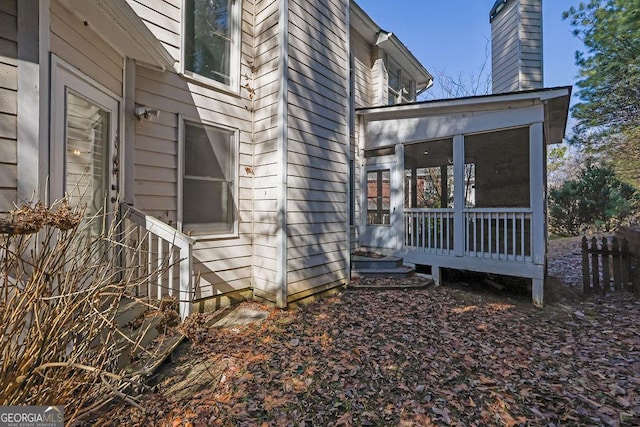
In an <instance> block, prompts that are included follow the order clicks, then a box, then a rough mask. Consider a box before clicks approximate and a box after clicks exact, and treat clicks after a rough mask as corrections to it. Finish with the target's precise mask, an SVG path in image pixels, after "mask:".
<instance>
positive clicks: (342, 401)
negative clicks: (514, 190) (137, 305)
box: [100, 238, 640, 426]
mask: <svg viewBox="0 0 640 427" xmlns="http://www.w3.org/2000/svg"><path fill="white" fill-rule="evenodd" d="M580 271H581V269H580V240H579V239H575V238H573V239H560V240H553V241H551V242H550V252H549V274H550V276H552V280H551V281H550V282H551V284H550V286H549V288H548V289H546V290H545V291H546V292H547V296H550V300H551V301H550V302H549V303H548V304H546V305H545V307H544V308H542V309H538V308H534V307H533V306H532V305H531V301H530V294H527V292H526V286H525V291H522V289H519V287H520V285H519V284H514V286H508V285H507V286H502V285H499V286H497V287H496V286H487V284H486V283H487V282H483V281H475V279H472V280H468V279H465V280H466V282H465V281H455V282H450V283H448V284H446V285H444V286H439V287H433V286H432V287H429V288H427V289H417V290H383V291H380V290H347V291H345V292H344V293H341V294H339V295H336V296H333V297H330V298H327V299H324V300H321V301H318V302H316V303H313V304H311V305H308V306H306V307H303V308H299V309H293V310H288V311H280V310H275V309H272V308H268V307H264V306H260V305H258V304H255V303H245V304H243V306H242V307H243V308H242V310H245V311H246V312H248V313H254V314H251V315H250V316H249V317H252V318H254V317H255V321H251V322H239V323H236V324H227V325H226V326H218V327H214V326H207V316H205V315H201V316H196V317H194V318H193V319H191V320H190V321H189V322H188V323H187V324H186V325H185V332H186V333H187V335H188V336H189V339H190V340H189V341H188V342H187V343H185V344H183V346H182V347H181V348H179V350H178V352H177V354H176V356H175V357H174V358H173V361H172V362H170V363H168V364H166V365H165V366H164V367H163V368H162V370H161V371H160V372H159V373H158V374H157V375H156V376H155V377H154V378H153V379H152V384H153V388H152V390H150V391H148V392H147V393H145V394H143V395H141V396H138V398H137V399H138V401H139V402H140V405H141V406H142V407H143V408H144V410H139V409H136V408H133V407H131V406H126V405H125V404H123V403H121V404H119V405H118V408H115V409H114V410H113V411H111V412H110V413H108V414H105V416H104V417H103V418H102V419H101V420H100V423H102V424H106V425H167V426H215V425H220V426H227V425H228V426H233V425H237V426H271V425H282V426H351V425H355V426H391V425H401V426H410V425H415V426H429V425H459V426H485V425H496V426H514V425H541V426H542V425H544V426H558V425H609V426H633V425H640V332H639V331H638V324H639V321H640V303H639V302H638V301H637V300H635V299H634V298H633V296H632V295H631V294H628V293H622V294H618V295H609V296H604V297H603V296H598V297H589V298H585V297H584V296H582V295H581V292H580V286H581V278H580V277H581V276H580ZM492 281H493V280H492ZM255 313H263V314H264V316H260V315H255Z"/></svg>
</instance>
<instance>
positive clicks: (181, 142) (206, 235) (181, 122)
mask: <svg viewBox="0 0 640 427" xmlns="http://www.w3.org/2000/svg"><path fill="white" fill-rule="evenodd" d="M185 122H190V123H194V124H196V125H203V126H209V127H213V128H216V129H220V130H224V131H228V132H232V133H233V138H234V141H233V144H234V146H233V150H234V153H233V159H232V160H233V162H234V165H233V168H232V174H233V206H234V209H235V211H234V215H233V225H232V229H231V232H229V233H213V232H203V233H202V234H197V233H196V234H194V235H191V237H192V238H194V239H196V240H218V239H229V238H235V237H238V235H239V231H238V224H239V216H240V212H239V207H238V206H239V205H238V203H239V194H238V191H239V180H240V172H239V171H240V130H239V129H237V128H232V127H229V126H224V125H221V124H219V123H214V122H211V121H208V120H202V119H195V118H192V117H187V116H182V115H178V156H179V157H178V207H177V208H178V209H177V213H178V230H180V231H181V232H183V233H188V232H189V230H188V229H185V228H184V212H183V210H184V182H183V178H184V172H185V164H184V161H185V155H184V152H185V151H184V150H185Z"/></svg>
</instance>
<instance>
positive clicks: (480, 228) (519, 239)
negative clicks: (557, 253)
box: [463, 208, 533, 262]
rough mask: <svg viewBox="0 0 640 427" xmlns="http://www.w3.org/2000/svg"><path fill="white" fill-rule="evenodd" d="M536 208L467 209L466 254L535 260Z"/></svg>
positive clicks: (465, 213)
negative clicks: (534, 220)
mask: <svg viewBox="0 0 640 427" xmlns="http://www.w3.org/2000/svg"><path fill="white" fill-rule="evenodd" d="M532 212H533V211H532V210H531V209H525V208H489V209H480V208H478V209H465V211H464V222H463V223H464V225H465V227H466V229H465V239H464V241H465V249H464V253H465V256H469V257H475V258H487V259H497V260H505V261H518V262H532V257H531V252H532V235H531V218H532Z"/></svg>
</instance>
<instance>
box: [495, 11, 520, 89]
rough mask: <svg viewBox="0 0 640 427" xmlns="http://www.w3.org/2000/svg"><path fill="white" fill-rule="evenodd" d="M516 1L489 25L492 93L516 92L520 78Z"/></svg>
mask: <svg viewBox="0 0 640 427" xmlns="http://www.w3.org/2000/svg"><path fill="white" fill-rule="evenodd" d="M519 22H520V20H519V16H518V1H517V0H516V1H510V2H509V3H508V4H507V6H506V8H505V9H504V10H502V11H501V12H500V13H499V14H498V16H496V17H495V18H494V20H493V22H492V23H491V55H492V64H493V68H492V86H493V93H503V92H512V91H516V90H518V87H519V86H518V83H519V77H520V40H519V37H518V36H519Z"/></svg>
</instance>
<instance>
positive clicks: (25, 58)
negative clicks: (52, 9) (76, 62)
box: [17, 0, 49, 204]
mask: <svg viewBox="0 0 640 427" xmlns="http://www.w3.org/2000/svg"><path fill="white" fill-rule="evenodd" d="M43 3H44V4H46V6H47V9H46V14H47V15H46V16H48V13H49V9H48V2H42V3H41V4H40V7H41V11H40V13H39V14H34V13H33V11H34V10H36V9H37V8H38V2H37V1H35V0H20V1H18V2H17V7H18V17H17V20H18V34H17V36H18V37H17V39H18V58H17V60H18V106H17V107H18V111H17V112H18V117H17V127H18V128H17V160H18V166H17V193H18V200H17V202H18V204H21V203H25V202H29V201H31V200H32V199H33V198H34V197H35V200H34V201H39V199H41V198H42V197H43V194H41V193H40V191H39V190H40V184H39V183H40V182H41V180H42V175H44V176H46V175H47V173H46V169H45V170H43V168H42V166H44V165H46V162H45V163H41V162H42V157H40V147H41V145H40V140H39V135H40V134H41V131H42V130H43V127H42V126H43V123H45V124H48V118H47V121H46V122H45V121H44V120H42V118H41V116H43V115H44V116H45V117H46V116H47V115H46V111H48V110H47V109H42V108H41V105H42V104H41V97H40V93H42V94H43V96H42V98H44V99H45V100H46V99H47V95H46V94H48V92H49V91H48V85H47V82H46V81H44V83H45V84H44V85H42V84H43V79H42V77H43V71H45V72H46V71H47V70H48V68H47V67H46V65H47V62H45V64H44V65H45V66H44V67H41V66H40V63H41V61H42V57H43V55H42V54H41V53H42V50H43V49H42V47H41V45H40V39H41V37H42V24H43V23H46V24H47V30H48V22H49V21H48V18H45V17H44V16H43V15H44V13H43V12H44V11H43V10H42V9H43ZM43 18H44V19H43ZM43 21H44V22H43ZM48 39H49V37H48V31H47V37H46V39H45V43H46V41H48ZM44 47H45V49H44V50H45V52H48V50H49V49H48V46H44ZM47 57H48V56H47ZM46 75H48V73H46ZM41 85H42V86H41ZM41 88H42V89H43V90H41ZM45 89H46V90H45ZM36 118H37V119H36ZM46 126H48V125H45V127H46Z"/></svg>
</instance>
